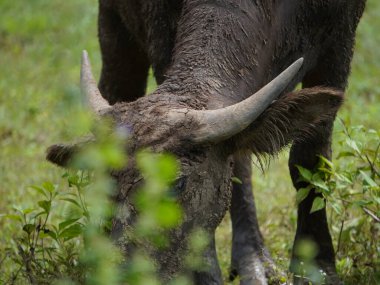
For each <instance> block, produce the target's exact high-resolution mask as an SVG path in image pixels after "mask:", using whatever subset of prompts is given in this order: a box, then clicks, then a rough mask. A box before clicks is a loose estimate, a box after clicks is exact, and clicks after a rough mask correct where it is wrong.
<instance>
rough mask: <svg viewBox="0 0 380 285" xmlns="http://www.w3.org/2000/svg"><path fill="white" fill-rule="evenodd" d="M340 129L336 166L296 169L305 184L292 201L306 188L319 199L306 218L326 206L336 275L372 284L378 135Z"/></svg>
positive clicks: (377, 231) (379, 175)
mask: <svg viewBox="0 0 380 285" xmlns="http://www.w3.org/2000/svg"><path fill="white" fill-rule="evenodd" d="M341 128H342V130H341V131H340V134H339V140H338V143H339V144H340V147H341V151H340V152H339V153H338V156H337V161H336V162H334V163H333V162H331V161H329V160H327V159H326V158H324V157H320V160H319V164H318V165H317V167H316V168H315V169H314V170H308V169H305V168H303V167H301V166H298V169H299V172H300V175H301V179H302V181H306V182H308V183H309V184H308V186H307V187H306V188H302V189H300V191H299V192H298V193H297V196H296V199H297V203H300V202H302V201H303V200H304V199H305V198H306V197H307V196H308V194H309V193H310V191H311V190H312V189H313V190H314V191H315V192H316V193H320V194H321V195H322V197H316V198H315V199H314V201H313V205H312V208H311V213H312V212H315V211H318V210H320V209H322V208H323V207H324V206H325V204H327V206H328V214H329V220H330V227H331V230H332V232H333V236H334V237H335V242H336V253H337V257H338V263H337V266H338V270H339V272H340V274H341V275H342V276H343V277H344V278H345V277H350V278H348V279H349V280H350V282H353V283H352V284H354V282H355V280H356V281H360V282H363V280H362V278H363V277H364V278H366V282H368V283H365V284H375V283H376V282H379V280H380V275H379V272H380V250H379V243H378V240H377V238H376V237H378V236H380V133H379V132H378V131H376V130H372V129H369V130H367V129H365V128H364V127H363V126H358V127H351V128H348V127H347V126H346V125H345V124H344V123H343V122H342V121H341ZM362 284H364V283H362Z"/></svg>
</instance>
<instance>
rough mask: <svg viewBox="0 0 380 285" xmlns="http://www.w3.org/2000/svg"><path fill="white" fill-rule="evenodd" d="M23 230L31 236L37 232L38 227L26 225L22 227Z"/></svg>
mask: <svg viewBox="0 0 380 285" xmlns="http://www.w3.org/2000/svg"><path fill="white" fill-rule="evenodd" d="M22 230H23V231H24V232H26V233H27V234H28V235H30V234H32V233H33V232H34V231H35V230H36V226H35V225H34V224H26V225H24V226H23V227H22Z"/></svg>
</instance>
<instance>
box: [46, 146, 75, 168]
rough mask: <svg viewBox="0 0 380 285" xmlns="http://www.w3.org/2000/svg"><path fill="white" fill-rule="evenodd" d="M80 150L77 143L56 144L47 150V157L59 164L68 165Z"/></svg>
mask: <svg viewBox="0 0 380 285" xmlns="http://www.w3.org/2000/svg"><path fill="white" fill-rule="evenodd" d="M78 151H79V147H78V146H77V145H70V144H67V145H64V144H54V145H52V146H50V147H49V148H48V149H47V150H46V159H47V160H48V161H50V162H52V163H54V164H56V165H58V166H62V167H68V166H69V165H70V163H71V162H72V159H73V157H74V156H75V154H76V153H78Z"/></svg>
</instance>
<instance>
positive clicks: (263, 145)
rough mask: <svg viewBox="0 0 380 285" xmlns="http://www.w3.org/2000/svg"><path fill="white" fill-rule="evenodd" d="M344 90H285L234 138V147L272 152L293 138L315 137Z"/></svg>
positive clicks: (332, 116)
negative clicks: (283, 93) (285, 91)
mask: <svg viewBox="0 0 380 285" xmlns="http://www.w3.org/2000/svg"><path fill="white" fill-rule="evenodd" d="M342 103H343V92H342V91H341V90H337V89H334V88H327V87H314V88H306V89H302V90H299V91H296V92H292V93H288V94H285V95H283V96H282V97H280V98H279V99H278V100H276V101H275V102H273V103H272V104H271V105H270V106H269V107H268V108H267V109H266V110H265V111H264V112H263V113H262V114H261V115H260V116H259V118H258V119H257V120H256V121H254V122H253V123H252V124H251V125H250V126H249V127H248V128H247V129H245V130H244V131H242V132H241V133H239V134H238V135H237V136H235V137H234V138H233V142H232V145H233V146H234V148H235V150H239V149H250V150H251V151H252V152H253V153H254V154H256V155H261V154H275V153H277V152H278V151H280V150H281V149H282V148H283V147H285V146H287V145H289V144H290V143H291V142H293V141H302V140H310V139H312V140H318V139H319V138H320V137H323V136H324V135H325V133H326V130H325V128H326V127H328V126H329V125H330V123H331V122H333V121H334V119H335V116H336V113H337V111H338V109H339V107H340V106H341V105H342Z"/></svg>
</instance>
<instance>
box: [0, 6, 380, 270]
mask: <svg viewBox="0 0 380 285" xmlns="http://www.w3.org/2000/svg"><path fill="white" fill-rule="evenodd" d="M0 11H1V17H0V67H1V68H0V196H1V197H2V198H1V200H0V213H6V212H9V211H11V209H12V207H13V206H14V205H22V206H23V207H28V206H29V205H31V204H32V203H33V202H34V200H35V193H34V192H32V191H30V190H29V188H28V186H30V185H33V184H41V183H42V182H43V181H46V180H49V181H57V183H58V182H59V181H62V179H61V175H62V174H63V170H61V169H58V168H57V167H55V166H53V165H51V164H49V163H47V162H46V161H45V159H44V155H45V149H46V147H48V146H49V145H51V144H52V143H56V142H60V141H70V140H71V139H73V138H76V137H78V136H80V135H83V134H85V133H86V132H87V131H88V128H89V120H88V117H87V116H86V115H83V111H84V108H83V106H82V103H81V100H82V99H81V96H80V94H79V87H78V86H79V64H80V54H81V50H82V49H87V50H88V51H89V54H90V56H91V60H92V62H93V67H94V70H95V74H97V75H98V74H99V68H100V54H99V47H98V42H97V31H96V18H97V1H96V0H86V1H84V0H83V1H73V0H71V1H57V0H33V1H6V0H0ZM379 28H380V3H379V2H378V1H376V0H368V5H367V9H366V13H365V15H364V17H363V19H362V21H361V24H360V26H359V31H358V36H357V47H356V53H355V57H354V61H353V68H352V76H351V78H350V87H349V89H348V92H347V97H346V98H347V99H346V103H345V106H344V107H343V108H342V111H341V112H340V113H339V116H340V117H341V118H343V120H344V121H346V122H348V123H349V124H350V125H365V126H367V127H371V128H373V129H376V130H379V129H380V121H379V114H380V96H379V95H380V79H379V78H380V70H379V64H380V49H379V47H378V44H379V43H380V33H379V30H378V29H379ZM153 82H154V80H153V79H152V78H151V79H150V83H149V89H150V90H152V89H153V88H154V83H153ZM338 129H339V126H338ZM335 148H336V149H337V148H339V146H338V145H335ZM253 184H254V189H255V191H254V192H255V195H256V202H257V208H258V213H259V220H260V225H261V229H262V232H263V234H264V236H265V240H266V244H267V246H268V247H269V249H270V251H271V252H272V254H273V255H274V256H275V257H276V260H277V261H279V262H280V264H282V265H283V266H284V267H283V268H286V266H287V263H288V258H289V253H290V250H291V246H292V242H293V236H294V231H295V221H296V207H295V199H294V197H295V191H294V189H293V188H292V186H291V182H290V178H289V175H288V170H287V153H286V152H285V153H282V154H281V155H279V159H278V160H273V161H272V163H271V165H270V167H269V168H268V170H267V171H266V173H265V174H263V173H262V172H261V171H260V170H259V169H255V170H254V175H253ZM0 227H1V228H2V231H1V235H0V243H1V245H0V249H1V247H3V246H4V245H5V244H6V243H7V242H8V240H9V238H10V237H11V236H13V235H14V234H15V233H17V231H19V229H18V228H15V226H14V225H13V224H12V223H10V222H9V221H7V220H4V219H0ZM336 238H337V237H336V236H334V240H335V241H336ZM217 242H218V248H219V258H220V263H221V265H222V269H223V272H224V274H225V276H227V271H228V266H229V249H230V221H229V218H228V216H227V217H226V219H225V220H224V221H223V223H222V225H221V227H220V228H219V229H218V232H217Z"/></svg>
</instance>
